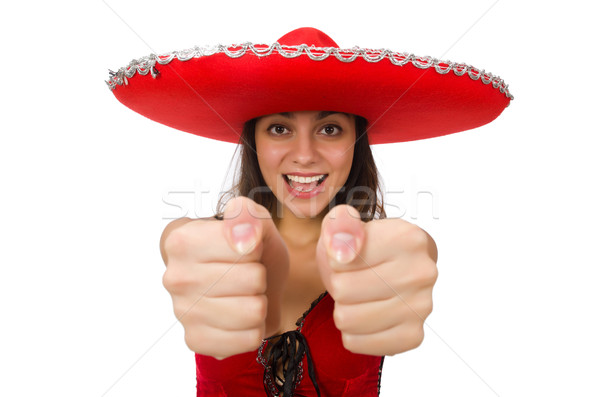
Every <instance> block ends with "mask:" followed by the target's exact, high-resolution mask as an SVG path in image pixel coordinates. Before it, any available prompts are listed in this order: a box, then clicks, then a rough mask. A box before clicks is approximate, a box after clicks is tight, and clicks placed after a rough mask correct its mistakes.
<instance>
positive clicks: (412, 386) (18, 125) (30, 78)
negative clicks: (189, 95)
mask: <svg viewBox="0 0 600 397" xmlns="http://www.w3.org/2000/svg"><path fill="white" fill-rule="evenodd" d="M288 4H290V5H288ZM291 4H293V5H291ZM586 4H593V3H592V2H588V3H585V2H584V1H570V2H556V1H528V2H526V1H509V0H500V1H497V2H495V3H494V2H493V1H475V0H454V1H435V2H429V1H422V2H418V1H412V2H405V1H393V2H392V1H388V2H382V1H368V2H366V1H364V0H360V1H348V0H346V1H343V2H342V1H329V2H325V1H303V2H283V1H266V2H260V1H248V2H241V1H239V2H237V1H236V2H233V1H223V2H221V3H220V4H217V2H210V3H208V2H194V5H192V2H189V1H164V0H163V1H154V0H144V1H141V0H140V1H127V2H125V1H117V0H106V2H105V1H103V0H89V1H85V2H84V1H79V2H77V1H60V0H59V1H49V2H43V1H33V2H17V1H11V2H9V3H8V5H4V6H3V7H2V11H1V12H0V14H1V16H0V34H1V36H0V37H1V41H0V43H1V44H0V46H1V47H0V48H1V50H2V51H1V59H2V62H1V63H0V78H1V80H2V81H1V85H0V87H1V88H0V90H1V99H0V101H1V103H2V106H1V107H0V112H1V113H0V114H1V124H0V128H1V137H0V173H1V174H0V176H1V177H0V181H1V183H0V189H1V194H0V211H1V212H2V217H1V218H0V219H1V220H0V244H1V245H0V247H1V248H0V253H1V257H0V263H1V265H0V266H1V270H0V271H1V275H0V305H1V306H0V307H1V309H0V316H1V317H0V318H1V322H2V325H1V327H0V395H3V396H37V395H53V396H98V397H100V396H107V397H116V396H142V395H144V396H192V395H194V393H195V379H194V377H195V373H194V361H193V354H192V353H191V352H190V351H189V350H187V348H186V346H185V344H184V341H183V332H182V328H181V326H180V325H179V324H178V323H176V321H175V317H174V315H173V313H172V309H171V300H170V297H169V295H168V294H167V292H166V291H165V290H164V289H163V287H162V285H161V276H162V273H163V269H164V265H163V263H162V261H161V259H160V256H159V251H158V239H159V236H160V233H161V232H162V229H163V227H164V226H165V225H166V223H167V222H168V219H166V218H173V217H179V216H183V215H186V214H187V215H188V216H196V215H198V216H205V215H210V214H212V212H213V205H214V203H215V199H216V197H217V193H218V191H219V190H220V189H221V187H222V181H223V180H224V178H225V176H226V171H227V169H228V167H229V161H230V158H231V155H232V154H233V145H231V144H224V143H218V142H213V141H209V140H207V139H204V138H199V137H196V136H193V135H189V134H185V133H182V132H178V131H175V130H171V129H168V128H166V127H163V126H160V125H158V124H155V123H153V122H150V121H149V120H146V119H145V118H143V117H141V116H139V115H137V114H135V113H133V112H131V111H130V110H128V109H126V108H125V107H123V106H122V105H121V104H119V103H118V102H117V101H116V100H115V98H114V97H113V95H112V94H111V93H110V91H109V90H108V88H107V87H106V85H105V84H104V82H103V80H105V79H106V78H107V77H108V73H107V69H108V68H111V69H114V70H116V69H118V68H119V67H120V66H124V65H125V64H127V63H128V62H129V61H130V60H131V59H132V58H135V57H139V56H143V55H147V54H149V53H151V52H154V51H156V52H167V51H171V50H178V49H184V48H188V47H191V46H193V45H196V44H198V45H205V44H217V43H222V44H231V43H238V42H245V41H253V42H267V43H271V42H273V41H275V40H276V39H277V38H279V37H280V36H282V35H283V34H284V33H286V32H288V31H290V30H292V29H294V28H297V27H301V26H313V27H316V28H319V29H321V30H323V31H325V32H327V33H328V34H330V35H331V36H332V38H333V39H334V40H336V41H337V42H338V44H339V45H340V46H341V47H352V46H355V45H358V46H363V47H371V48H382V47H384V48H390V49H393V50H396V51H407V52H412V53H415V54H418V55H431V56H434V57H438V58H443V59H450V60H454V61H459V62H466V63H469V64H472V65H474V66H476V67H479V68H485V69H486V70H488V71H490V72H492V73H494V74H497V75H500V76H501V77H502V78H504V79H505V81H506V82H508V83H509V84H510V88H511V92H512V93H513V94H514V96H515V100H514V101H513V103H512V104H511V106H510V107H509V108H508V109H506V110H505V112H504V113H503V114H502V115H501V116H500V117H499V118H498V119H497V120H496V121H495V122H493V123H492V124H490V125H487V126H484V127H482V128H480V129H478V130H473V131H469V132H465V133H462V134H457V135H453V136H448V137H444V138H439V139H434V140H426V141H422V142H415V143H407V144H393V145H384V146H381V147H375V148H374V151H375V156H376V161H377V163H378V165H379V167H380V171H381V173H382V175H383V177H384V182H385V184H386V187H387V189H388V190H390V191H395V192H397V193H394V194H391V195H390V196H389V199H388V201H389V203H390V204H394V205H396V206H397V208H396V209H394V208H393V207H390V209H389V211H390V215H397V216H398V215H403V217H404V218H405V219H407V220H410V221H413V222H416V223H417V224H419V225H420V226H421V227H423V228H425V229H426V230H427V231H429V232H430V233H431V234H432V235H433V236H434V238H435V239H436V241H437V244H438V248H439V251H440V259H439V269H440V276H439V280H438V283H437V285H436V288H435V291H434V299H435V310H434V312H433V314H432V315H431V316H430V317H429V319H428V321H427V328H426V338H425V341H424V343H423V344H422V346H421V347H419V348H418V349H416V350H414V351H410V352H407V353H405V354H401V355H398V356H396V357H393V358H388V359H386V364H385V366H384V373H383V384H382V393H381V395H382V396H384V397H387V396H411V397H412V396H462V397H464V396H477V397H485V396H591V395H596V396H597V395H600V391H599V388H600V387H599V385H598V380H597V374H598V373H599V372H600V365H599V364H598V362H599V360H598V357H599V356H600V344H599V342H598V338H597V335H598V334H600V321H599V319H598V314H597V308H596V306H597V304H598V302H599V301H600V299H599V298H600V293H599V292H598V287H597V285H598V276H599V275H600V272H599V270H598V265H600V263H599V261H598V256H597V250H596V247H595V245H596V240H597V239H598V237H599V236H598V232H597V225H598V221H599V220H600V216H599V211H598V202H599V199H600V197H599V188H598V176H597V174H598V170H599V169H600V164H599V161H598V158H597V157H596V151H597V150H598V141H597V139H596V135H597V134H598V133H599V132H600V131H599V127H598V111H599V106H598V105H599V101H598V88H599V84H598V68H599V65H600V62H599V61H600V60H599V56H598V51H597V47H596V44H597V42H596V41H595V40H594V39H593V38H594V37H598V33H599V32H598V30H599V29H598V28H597V24H596V17H595V16H594V15H595V12H593V11H592V9H590V8H587V7H588V6H587V5H586ZM490 7H491V8H490ZM205 190H206V191H210V193H208V194H206V193H205V194H201V193H200V192H201V191H205ZM399 191H403V193H398V192H399ZM419 191H427V192H431V194H426V193H421V194H419V193H418V192H419ZM172 192H188V193H176V194H175V193H172ZM194 192H195V193H194ZM194 197H195V198H196V204H197V205H196V208H195V209H194V207H193V206H194ZM415 197H416V199H415ZM432 197H433V203H434V205H433V206H432V200H431V198H432ZM163 200H165V201H167V202H172V203H174V202H177V203H179V204H180V206H181V209H180V208H178V207H174V206H170V205H167V204H166V203H165V201H163ZM417 205H418V206H417ZM186 210H187V213H186ZM595 377H596V378H595Z"/></svg>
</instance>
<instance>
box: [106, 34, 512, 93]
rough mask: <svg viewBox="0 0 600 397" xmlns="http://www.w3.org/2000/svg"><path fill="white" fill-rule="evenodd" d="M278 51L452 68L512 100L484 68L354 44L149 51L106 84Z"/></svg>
mask: <svg viewBox="0 0 600 397" xmlns="http://www.w3.org/2000/svg"><path fill="white" fill-rule="evenodd" d="M274 52H276V53H278V54H279V55H281V56H282V57H284V58H290V59H291V58H297V57H299V56H301V55H302V54H306V56H308V57H309V58H310V59H312V60H313V61H322V60H324V59H327V58H329V57H330V56H333V57H335V58H337V59H338V60H339V61H340V62H353V61H355V60H356V59H357V58H359V57H360V58H363V59H364V60H365V61H367V62H371V63H376V62H380V61H382V60H383V59H388V60H389V61H390V62H391V63H392V64H394V65H397V66H404V65H407V64H408V63H411V64H412V65H413V66H415V67H417V68H419V69H429V68H434V69H435V71H436V72H437V73H439V74H448V73H450V72H451V71H452V72H454V74H455V75H457V76H463V75H464V74H467V75H468V76H469V77H470V78H471V79H473V80H480V81H481V82H482V83H483V84H490V83H491V84H492V87H494V88H496V89H498V90H499V91H500V92H501V93H503V94H504V95H506V97H507V98H509V99H511V100H512V99H513V96H512V95H511V94H510V92H509V91H508V84H506V83H505V82H504V80H502V79H501V78H500V77H498V76H494V75H493V74H491V73H488V72H486V71H485V70H483V69H482V70H479V69H477V68H474V67H473V66H470V65H467V64H464V63H456V62H451V61H440V60H438V59H436V58H432V57H420V56H416V55H414V54H408V53H405V52H404V53H400V52H393V51H390V50H385V49H379V50H373V49H366V48H359V47H353V48H351V49H340V48H335V47H315V46H308V45H306V44H301V45H297V46H288V45H281V44H279V43H273V44H271V45H267V44H252V43H244V44H239V45H232V46H225V45H217V46H211V47H194V48H190V49H187V50H183V51H173V52H171V53H168V54H162V55H156V54H150V55H149V56H147V57H143V58H140V59H134V60H132V61H131V62H130V63H129V65H127V66H125V67H123V68H120V69H119V70H118V71H116V72H113V71H112V70H109V74H110V76H109V79H108V80H107V81H106V84H108V87H109V88H110V89H111V90H114V89H115V88H116V87H117V85H128V84H129V82H128V80H127V79H129V78H132V77H133V76H134V75H135V74H136V73H138V74H141V75H143V76H145V75H147V74H148V73H150V75H151V76H152V77H153V78H156V77H157V76H158V74H159V73H158V70H157V69H156V67H155V66H156V64H157V63H158V64H160V65H167V64H169V63H170V62H171V61H172V60H174V59H177V60H179V61H189V60H190V59H193V58H200V57H206V56H211V55H215V54H225V55H227V56H228V57H230V58H240V57H242V56H244V55H246V54H254V55H256V56H257V57H266V56H270V55H272V54H273V53H274Z"/></svg>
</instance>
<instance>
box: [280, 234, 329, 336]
mask: <svg viewBox="0 0 600 397" xmlns="http://www.w3.org/2000/svg"><path fill="white" fill-rule="evenodd" d="M288 247H289V246H288ZM288 252H289V255H290V274H289V278H288V282H287V285H286V289H285V292H284V295H283V306H282V313H281V314H282V317H281V318H282V328H283V331H290V330H294V329H296V321H297V320H298V318H300V317H302V314H304V312H305V311H306V310H308V308H309V307H310V305H311V303H312V302H313V301H314V300H315V299H317V298H318V297H319V295H321V293H323V292H324V291H325V286H324V285H323V283H322V281H321V277H320V275H319V269H318V267H317V261H316V257H315V252H316V245H314V246H313V245H311V246H308V247H303V248H288Z"/></svg>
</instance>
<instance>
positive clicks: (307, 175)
mask: <svg viewBox="0 0 600 397" xmlns="http://www.w3.org/2000/svg"><path fill="white" fill-rule="evenodd" d="M283 175H294V176H303V177H311V176H316V175H329V174H327V173H326V172H287V173H284V174H283Z"/></svg>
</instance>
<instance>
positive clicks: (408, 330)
mask: <svg viewBox="0 0 600 397" xmlns="http://www.w3.org/2000/svg"><path fill="white" fill-rule="evenodd" d="M424 339H425V331H424V330H423V326H422V325H421V324H419V323H413V324H410V326H407V327H404V329H403V332H402V334H401V335H399V337H398V338H397V339H396V340H397V341H398V342H399V346H398V353H402V352H405V351H408V350H412V349H416V348H417V347H419V346H420V345H421V344H422V343H423V340H424Z"/></svg>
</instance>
